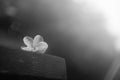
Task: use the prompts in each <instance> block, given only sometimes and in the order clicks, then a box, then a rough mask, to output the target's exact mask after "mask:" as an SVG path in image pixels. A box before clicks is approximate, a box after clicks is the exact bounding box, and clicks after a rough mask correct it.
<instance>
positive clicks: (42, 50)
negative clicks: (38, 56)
mask: <svg viewBox="0 0 120 80" xmlns="http://www.w3.org/2000/svg"><path fill="white" fill-rule="evenodd" d="M47 48H48V44H47V43H46V42H40V43H39V44H38V45H37V46H36V47H35V50H36V51H37V52H39V53H42V54H43V53H45V51H46V50H47Z"/></svg>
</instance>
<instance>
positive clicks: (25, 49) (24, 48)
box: [21, 47, 33, 51]
mask: <svg viewBox="0 0 120 80" xmlns="http://www.w3.org/2000/svg"><path fill="white" fill-rule="evenodd" d="M21 49H22V50H24V51H33V49H32V48H30V47H21Z"/></svg>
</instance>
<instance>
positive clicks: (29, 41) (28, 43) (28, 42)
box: [23, 36, 33, 47]
mask: <svg viewBox="0 0 120 80" xmlns="http://www.w3.org/2000/svg"><path fill="white" fill-rule="evenodd" d="M23 42H24V44H25V45H26V46H27V47H32V45H33V39H32V38H31V37H29V36H25V37H24V38H23Z"/></svg>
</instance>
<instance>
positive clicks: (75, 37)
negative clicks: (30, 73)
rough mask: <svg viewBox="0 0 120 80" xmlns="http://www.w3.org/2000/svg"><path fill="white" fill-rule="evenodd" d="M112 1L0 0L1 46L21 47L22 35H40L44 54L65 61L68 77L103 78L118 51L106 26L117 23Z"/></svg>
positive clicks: (90, 79) (78, 78)
mask: <svg viewBox="0 0 120 80" xmlns="http://www.w3.org/2000/svg"><path fill="white" fill-rule="evenodd" d="M115 1H116V0H115ZM113 2H114V1H113V0H110V1H108V0H98V1H95V0H0V45H1V46H4V47H8V48H10V49H20V46H22V45H24V44H23V41H22V39H23V37H24V36H26V35H28V36H31V37H34V36H35V35H37V34H40V35H41V36H43V38H44V40H45V41H46V42H47V43H48V45H49V48H48V50H47V52H46V54H50V55H55V56H59V57H62V58H64V59H65V60H66V68H67V77H68V80H103V79H104V77H105V76H106V73H107V71H108V70H109V68H110V66H111V64H112V62H113V60H114V59H115V56H116V54H118V52H117V51H116V49H115V46H114V45H115V44H114V43H115V39H116V38H115V37H114V36H113V35H115V34H113V33H110V32H111V31H110V29H108V25H109V26H110V25H111V26H114V25H113V24H117V21H114V20H116V18H115V19H114V18H113V17H110V16H112V15H114V16H115V14H112V13H111V12H115V10H116V11H117V9H116V7H117V6H116V7H115V8H113V7H110V5H113V4H115V3H113ZM107 3H109V5H107ZM116 3H117V2H116ZM113 6H114V5H113ZM104 8H105V10H103V9H104ZM111 10H114V11H111ZM105 11H106V12H105ZM108 13H111V14H110V15H109V16H107V15H108ZM116 16H117V17H118V15H117V14H116ZM109 19H110V21H109ZM112 20H113V21H112ZM108 21H109V22H108ZM108 23H109V24H108ZM112 29H113V28H112ZM113 32H115V31H113ZM118 32H119V31H118ZM111 34H112V35H111ZM13 44H14V45H13Z"/></svg>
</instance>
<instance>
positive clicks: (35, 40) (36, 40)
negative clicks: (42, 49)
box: [33, 35, 44, 46]
mask: <svg viewBox="0 0 120 80" xmlns="http://www.w3.org/2000/svg"><path fill="white" fill-rule="evenodd" d="M42 41H44V39H43V37H42V36H40V35H36V36H35V37H34V40H33V46H35V45H37V44H39V42H42Z"/></svg>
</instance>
